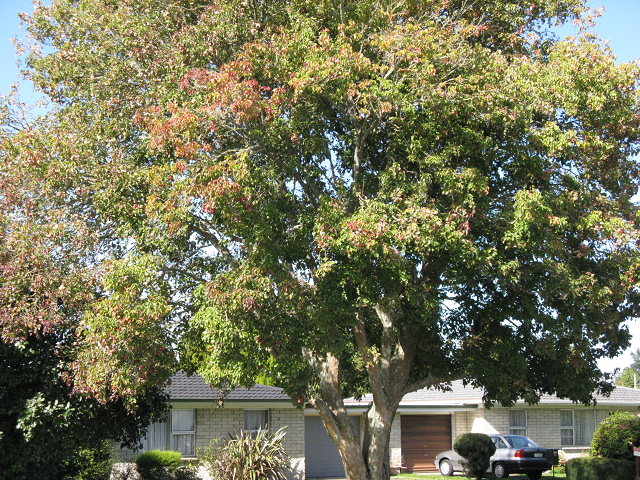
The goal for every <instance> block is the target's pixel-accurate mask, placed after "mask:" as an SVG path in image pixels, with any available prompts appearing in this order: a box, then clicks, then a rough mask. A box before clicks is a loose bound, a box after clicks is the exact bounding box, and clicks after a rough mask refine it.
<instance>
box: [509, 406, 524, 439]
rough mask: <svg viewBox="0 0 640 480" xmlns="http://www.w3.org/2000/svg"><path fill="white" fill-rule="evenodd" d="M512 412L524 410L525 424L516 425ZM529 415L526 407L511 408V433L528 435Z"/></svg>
mask: <svg viewBox="0 0 640 480" xmlns="http://www.w3.org/2000/svg"><path fill="white" fill-rule="evenodd" d="M511 412H524V425H514V424H512V423H511V422H512V416H511ZM527 417H528V415H527V409H526V408H518V409H512V410H509V435H522V436H523V437H526V436H527V423H528V418H527Z"/></svg>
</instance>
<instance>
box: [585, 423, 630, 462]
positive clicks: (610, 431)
mask: <svg viewBox="0 0 640 480" xmlns="http://www.w3.org/2000/svg"><path fill="white" fill-rule="evenodd" d="M638 446H640V417H638V416H637V415H635V414H633V413H630V412H616V413H613V414H611V415H609V417H607V418H605V419H604V420H603V421H602V422H600V425H598V428H596V431H595V432H594V434H593V439H592V440H591V452H590V454H591V456H592V457H605V458H618V459H625V460H633V447H638Z"/></svg>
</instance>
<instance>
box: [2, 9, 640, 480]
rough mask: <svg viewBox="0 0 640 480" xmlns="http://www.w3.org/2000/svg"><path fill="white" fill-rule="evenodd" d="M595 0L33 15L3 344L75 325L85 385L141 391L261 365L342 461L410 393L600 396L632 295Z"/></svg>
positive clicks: (377, 445)
mask: <svg viewBox="0 0 640 480" xmlns="http://www.w3.org/2000/svg"><path fill="white" fill-rule="evenodd" d="M583 4H584V2H583V1H582V0H547V1H543V2H535V4H534V2H531V4H530V5H529V4H526V5H524V4H523V3H522V2H519V1H516V0H486V1H478V2H463V1H459V0H455V1H449V0H428V1H415V0H393V1H391V0H362V1H357V2H312V1H309V0H292V1H281V0H273V1H244V0H228V1H225V2H222V1H217V0H176V1H172V2H166V1H163V0H121V1H117V2H113V1H111V0H83V1H82V2H78V1H76V0H60V1H56V2H54V3H53V4H52V5H51V6H45V5H43V4H38V5H37V6H36V8H35V10H34V12H33V13H32V14H31V15H27V16H25V18H24V21H25V24H26V26H27V31H28V34H29V35H30V36H31V37H32V40H33V42H34V44H35V46H34V48H33V49H29V50H27V52H28V53H27V58H26V59H25V65H26V74H27V75H28V76H29V77H30V78H31V79H32V80H33V81H34V84H35V85H36V86H37V87H38V88H40V89H41V90H42V92H43V93H44V94H46V96H47V97H48V98H49V100H50V101H51V102H52V105H51V108H50V110H49V111H48V114H47V115H46V116H44V117H42V118H40V119H39V120H38V121H37V122H33V123H32V124H30V125H28V126H27V127H26V128H18V129H17V130H12V129H11V127H12V126H15V125H19V124H20V123H19V122H17V121H16V119H15V118H12V113H11V112H12V109H11V108H9V109H2V110H1V111H0V114H1V115H2V118H0V122H1V123H0V127H1V129H2V130H1V132H0V156H1V158H2V162H0V228H1V232H0V239H1V240H0V267H1V268H2V273H3V275H2V280H1V284H0V304H1V305H2V306H3V309H2V310H0V312H2V313H1V314H0V335H2V337H3V338H5V339H11V340H15V339H22V338H24V337H25V336H28V335H29V334H34V333H37V332H39V331H40V330H41V329H43V328H45V329H47V331H50V330H54V329H58V328H62V327H63V326H64V328H66V329H68V330H65V331H68V332H69V333H70V335H71V336H72V337H73V338H76V339H77V344H75V346H74V353H73V358H72V359H70V361H71V368H70V372H69V377H72V378H73V381H74V388H75V390H76V391H77V392H80V393H83V394H85V395H90V396H93V397H94V398H97V399H98V400H99V401H100V402H102V403H104V402H108V401H111V399H115V398H122V399H124V400H123V401H124V402H125V404H126V406H127V408H129V409H132V410H133V409H135V404H134V403H132V402H131V401H130V399H132V398H135V396H136V395H137V394H139V393H144V392H146V391H147V390H148V389H149V388H150V387H151V386H154V385H160V384H162V382H164V381H165V380H166V379H167V378H168V377H169V375H170V374H171V372H172V371H173V370H175V369H176V368H177V360H176V359H177V358H179V361H180V362H181V367H182V368H184V369H186V370H189V371H196V370H197V371H199V372H200V373H202V374H203V376H204V377H205V378H206V379H207V380H208V381H209V382H210V383H212V384H216V385H223V384H224V385H244V386H250V385H251V384H252V383H253V381H254V380H255V379H256V378H258V377H259V376H260V375H263V376H264V377H267V378H270V379H273V381H274V383H275V384H276V385H278V386H281V387H283V388H284V389H285V391H286V392H287V393H288V394H289V395H290V396H291V397H292V398H293V400H294V402H296V404H298V405H304V404H305V403H310V404H312V405H313V406H315V407H316V408H317V409H318V411H319V413H320V414H321V415H322V416H323V420H324V421H325V425H328V426H329V427H330V428H332V429H333V436H334V437H335V438H340V439H341V440H343V441H342V442H340V444H341V445H342V446H343V448H350V452H351V453H352V455H349V456H345V457H344V458H350V459H353V462H354V465H352V468H351V469H350V470H349V472H350V473H349V475H350V476H351V477H352V478H365V477H367V476H373V477H379V476H380V475H381V473H379V472H383V471H384V465H383V464H384V461H383V460H382V458H383V455H384V452H385V451H386V446H385V445H386V442H387V440H388V438H389V429H390V425H391V417H392V412H393V411H395V408H396V407H397V405H398V403H399V402H400V400H401V398H402V396H403V395H404V394H406V393H407V392H410V391H414V390H416V389H418V388H422V387H425V386H431V387H438V386H442V385H444V384H446V383H447V382H448V381H451V380H455V379H459V378H466V379H468V381H469V382H470V383H471V384H473V385H475V386H479V387H483V389H484V392H485V401H486V402H487V403H489V404H490V403H492V402H501V403H503V404H505V405H508V404H512V403H513V402H515V401H516V400H517V399H519V398H523V399H524V400H525V401H527V402H530V403H535V402H537V401H538V400H539V399H540V395H541V394H543V393H556V394H557V395H559V396H560V397H563V398H568V399H570V400H574V401H578V402H582V403H588V402H589V401H591V400H592V396H593V394H594V392H608V391H610V390H611V388H612V385H611V382H610V381H609V380H610V379H608V378H606V377H604V376H603V375H602V373H601V372H600V370H599V368H598V366H597V361H598V359H599V358H602V357H612V356H615V355H616V354H618V353H619V352H620V351H621V350H622V349H624V348H625V347H626V346H627V345H628V343H629V333H628V331H627V329H626V328H625V327H624V326H623V324H624V322H625V321H626V320H627V319H629V318H633V317H636V316H638V315H639V314H640V298H639V294H638V292H639V290H638V285H640V253H639V251H638V248H637V245H638V240H640V213H639V211H638V209H637V207H636V206H635V205H634V203H633V202H632V198H633V196H634V195H635V194H636V193H637V191H638V187H639V186H640V172H639V166H638V162H637V161H636V160H635V159H634V156H635V155H636V154H637V153H638V151H639V149H640V142H639V138H640V104H639V102H638V90H637V88H638V84H639V81H640V66H639V65H637V64H623V65H617V64H616V62H615V57H614V56H613V53H612V52H611V51H609V49H608V47H607V46H606V45H605V44H603V43H601V42H600V41H599V40H598V39H597V38H596V37H595V36H594V35H592V34H591V33H589V32H590V31H591V29H590V27H591V26H592V22H593V18H592V17H590V15H591V14H590V13H588V12H586V11H584V10H583ZM565 21H575V22H576V23H577V24H579V26H580V28H581V30H580V33H579V34H578V35H576V37H575V39H573V40H570V41H557V40H556V39H555V38H554V37H553V36H551V35H550V34H549V33H548V30H547V26H548V25H549V24H562V23H563V22H565ZM38 47H45V48H38ZM5 306H7V307H10V308H4V307H5ZM176 348H177V349H178V351H177V352H176V351H175V349H176ZM365 392H370V393H372V394H373V398H374V400H373V402H374V403H373V406H372V409H371V410H370V412H369V414H368V415H367V417H366V420H365V425H363V427H364V428H365V430H366V432H367V435H369V434H370V435H369V436H368V437H367V438H371V442H365V444H364V445H365V448H368V449H369V450H370V451H369V452H364V453H363V454H362V455H358V454H356V453H355V452H356V451H357V449H359V448H360V443H359V442H358V439H357V438H356V437H355V435H354V434H353V430H352V429H350V428H347V427H346V426H347V425H348V424H349V423H348V422H349V421H348V418H347V413H346V412H345V411H344V409H342V408H341V404H342V400H343V399H344V398H345V397H349V396H358V395H362V394H363V393H365ZM335 412H342V413H339V414H337V413H335ZM341 425H342V426H343V428H340V426H341ZM332 426H333V427H332ZM349 446H350V447H349ZM343 453H344V452H343ZM364 459H367V460H366V462H365V460H364ZM355 464H359V467H356V466H355Z"/></svg>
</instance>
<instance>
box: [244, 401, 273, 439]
mask: <svg viewBox="0 0 640 480" xmlns="http://www.w3.org/2000/svg"><path fill="white" fill-rule="evenodd" d="M248 412H266V414H267V428H266V430H267V431H268V430H269V424H270V423H271V411H270V410H269V409H267V408H255V409H250V408H247V409H245V410H244V413H243V416H244V423H243V425H242V426H243V430H244V431H245V432H248V433H250V434H251V435H255V434H256V433H258V430H255V429H250V428H247V413H248Z"/></svg>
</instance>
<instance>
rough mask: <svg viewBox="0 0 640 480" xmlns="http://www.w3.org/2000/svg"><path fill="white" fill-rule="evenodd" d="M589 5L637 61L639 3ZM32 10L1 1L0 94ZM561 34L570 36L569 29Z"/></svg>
mask: <svg viewBox="0 0 640 480" xmlns="http://www.w3.org/2000/svg"><path fill="white" fill-rule="evenodd" d="M46 3H48V2H46ZM588 5H589V6H590V7H592V8H593V7H599V6H602V7H604V8H605V10H604V14H603V15H602V17H601V18H600V19H599V20H598V26H597V28H596V30H597V31H598V33H599V35H600V38H602V39H603V40H608V41H609V45H610V46H611V48H612V50H613V53H614V54H615V55H616V56H617V57H618V62H629V61H632V60H635V59H637V58H640V0H589V1H588ZM32 8H33V7H32V5H31V2H30V0H0V93H7V92H8V91H9V89H10V87H11V84H12V83H14V82H15V81H17V80H19V75H18V69H17V67H16V64H15V62H16V56H15V53H14V48H13V45H12V44H11V38H13V37H15V36H20V35H22V34H23V32H24V30H21V29H20V19H19V18H18V13H19V12H29V11H31V10H32ZM563 32H566V33H567V34H570V33H571V28H566V29H565V30H563ZM21 91H22V94H23V97H24V99H25V100H27V101H31V102H32V101H35V99H36V98H37V96H35V95H33V93H31V91H30V86H29V85H28V84H27V83H25V82H21ZM629 328H630V330H631V333H632V334H633V335H634V340H633V342H632V346H631V348H629V349H628V350H627V351H626V352H625V353H624V354H623V355H621V356H619V357H617V358H615V359H613V360H603V361H601V362H600V367H601V368H602V369H603V370H605V371H612V370H613V369H614V368H624V367H625V366H627V365H629V364H630V363H631V352H632V351H635V350H636V349H638V348H640V320H637V321H632V322H629Z"/></svg>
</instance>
